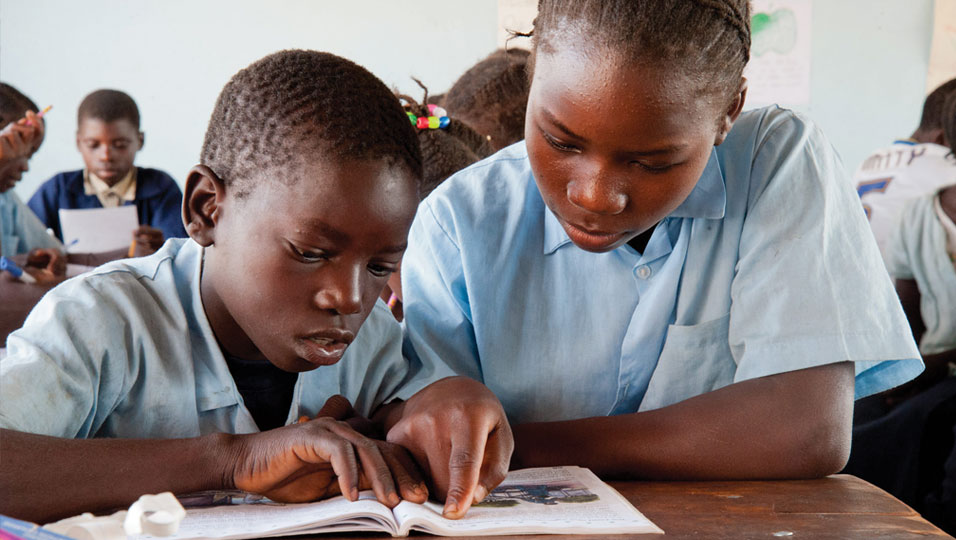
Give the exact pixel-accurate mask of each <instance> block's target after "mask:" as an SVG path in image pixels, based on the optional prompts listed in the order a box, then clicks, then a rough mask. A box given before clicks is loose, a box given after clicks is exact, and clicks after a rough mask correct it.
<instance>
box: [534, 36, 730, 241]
mask: <svg viewBox="0 0 956 540" xmlns="http://www.w3.org/2000/svg"><path fill="white" fill-rule="evenodd" d="M605 52H606V51H580V50H573V48H571V47H566V48H565V49H564V50H558V51H548V52H540V51H539V53H538V56H537V57H536V59H535V66H534V77H533V79H532V83H531V90H530V96H529V99H528V115H527V120H526V122H525V126H526V127H525V139H526V144H527V148H528V156H529V158H530V160H531V168H532V170H533V171H534V176H535V180H536V182H537V184H538V189H539V190H540V191H541V195H542V197H543V198H544V202H545V204H547V205H548V208H550V209H551V211H552V212H553V213H554V214H555V216H556V217H557V218H558V221H559V222H560V223H561V225H562V226H563V227H564V230H565V231H567V233H568V236H569V237H570V238H571V241H572V242H574V244H575V245H577V246H578V247H580V248H581V249H585V250H587V251H593V252H605V251H610V250H612V249H615V248H617V247H619V246H621V245H623V244H624V243H626V242H628V241H629V240H631V239H632V238H634V237H635V236H637V235H639V234H640V233H642V232H644V231H646V230H648V229H649V228H651V227H653V226H654V225H655V224H656V223H657V222H658V221H660V220H661V219H662V218H664V217H665V216H667V215H668V214H669V213H670V212H672V211H673V210H674V209H676V208H677V207H678V206H679V205H680V204H681V203H682V202H683V201H684V199H686V198H687V196H688V195H689V194H690V192H691V191H692V190H693V189H694V186H695V185H696V184H697V180H698V178H700V175H701V173H702V172H703V170H704V167H705V166H706V165H707V161H708V159H709V158H710V154H711V149H712V148H713V146H714V145H715V144H719V143H720V142H722V141H723V138H724V137H725V136H726V132H727V131H729V129H730V126H731V124H732V122H733V120H734V119H736V115H737V114H738V113H739V106H738V105H742V96H741V97H739V99H738V101H740V103H739V104H735V106H733V107H730V109H731V111H729V112H728V111H727V110H725V109H726V108H727V104H726V103H725V102H724V101H723V100H720V99H715V98H714V97H713V96H711V95H704V94H702V93H701V92H700V91H699V88H700V85H701V83H700V82H698V81H692V80H690V79H687V78H683V77H681V76H678V75H674V74H673V73H672V72H669V71H668V70H667V68H666V66H661V67H658V66H654V65H648V64H633V63H632V64H622V63H620V62H614V61H612V60H611V59H609V57H608V55H607V54H602V53H605ZM622 65H623V67H622Z"/></svg>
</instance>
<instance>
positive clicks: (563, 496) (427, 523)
mask: <svg viewBox="0 0 956 540" xmlns="http://www.w3.org/2000/svg"><path fill="white" fill-rule="evenodd" d="M441 511H442V506H441V505H440V504H437V503H433V502H428V503H425V504H424V505H419V504H413V503H409V502H402V503H400V504H399V505H398V506H396V507H395V509H394V512H395V518H396V521H398V523H399V526H400V528H399V531H400V532H402V533H405V532H407V531H408V530H420V531H423V532H428V533H431V534H441V535H446V536H460V535H475V534H549V533H551V534H555V533H568V534H580V533H590V534H617V533H633V534H637V533H658V534H663V533H664V531H662V530H661V529H660V528H658V527H657V526H656V525H654V523H652V522H651V521H650V520H649V519H647V518H646V517H644V515H643V514H641V513H640V512H638V511H637V509H636V508H634V507H633V506H632V505H631V503H629V502H628V501H627V499H625V498H624V497H622V496H621V494H620V493H618V492H617V491H615V490H614V489H613V488H611V486H609V485H607V484H605V483H604V482H602V481H601V480H600V479H599V478H598V477H597V476H595V475H594V473H592V472H591V471H589V470H588V469H583V468H580V467H545V468H537V469H522V470H519V471H512V472H511V473H509V474H508V477H507V478H506V479H505V481H504V482H502V483H501V485H500V486H498V487H497V488H495V489H494V490H493V491H492V492H491V493H490V494H488V496H487V497H485V499H484V500H483V501H482V502H481V503H479V504H477V505H474V506H472V507H471V509H470V510H469V511H468V513H467V514H466V515H465V517H464V518H463V519H460V520H450V519H445V518H443V517H441Z"/></svg>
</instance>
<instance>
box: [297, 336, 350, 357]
mask: <svg viewBox="0 0 956 540" xmlns="http://www.w3.org/2000/svg"><path fill="white" fill-rule="evenodd" d="M353 339H355V336H354V335H353V334H352V332H349V331H348V330H340V329H337V328H333V329H329V330H325V331H322V332H318V333H315V334H312V335H310V336H307V337H304V338H301V339H299V346H298V347H297V348H298V349H299V351H298V352H299V356H300V357H302V358H303V359H305V360H306V361H307V362H309V363H311V364H315V365H318V366H327V365H331V364H334V363H336V362H338V361H339V360H341V359H342V355H343V354H345V349H346V348H348V346H349V344H350V343H352V340H353Z"/></svg>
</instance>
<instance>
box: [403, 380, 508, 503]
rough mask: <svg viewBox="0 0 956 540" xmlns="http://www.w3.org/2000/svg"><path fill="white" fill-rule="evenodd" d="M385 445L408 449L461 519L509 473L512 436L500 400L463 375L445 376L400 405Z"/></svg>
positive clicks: (436, 491)
mask: <svg viewBox="0 0 956 540" xmlns="http://www.w3.org/2000/svg"><path fill="white" fill-rule="evenodd" d="M400 407H401V411H400V413H399V414H400V418H399V420H398V421H397V422H395V424H394V425H393V426H391V428H390V429H389V430H388V436H387V439H388V441H389V442H393V443H396V444H400V445H402V446H404V447H405V448H407V449H408V450H409V452H411V454H412V456H414V457H415V461H417V462H418V464H419V466H420V467H422V469H423V470H424V471H425V473H426V474H427V475H428V476H429V477H430V478H431V482H432V486H433V487H434V490H435V493H436V495H437V496H438V497H439V498H440V499H444V500H445V508H444V512H443V515H444V516H445V517H446V518H451V519H459V518H461V517H463V516H464V515H465V512H467V511H468V508H469V507H470V506H471V505H472V503H474V502H478V501H480V500H481V499H483V498H484V497H485V495H487V494H488V493H489V492H490V491H491V490H492V489H494V488H495V486H497V485H498V484H499V483H501V481H502V480H504V478H505V476H506V475H507V474H508V465H509V462H510V461H511V452H512V451H513V450H514V437H513V436H512V434H511V426H510V425H509V424H508V419H507V417H506V416H505V412H504V409H503V408H502V407H501V403H499V402H498V398H496V397H495V395H494V394H492V393H491V390H488V388H486V387H485V386H484V385H483V384H481V383H479V382H478V381H475V380H472V379H469V378H467V377H448V378H446V379H442V380H440V381H436V382H434V383H432V384H430V385H429V386H427V387H425V388H423V389H422V390H421V391H420V392H418V393H417V394H415V395H414V396H412V397H411V398H410V399H409V400H408V401H407V402H405V403H402V404H401V405H400Z"/></svg>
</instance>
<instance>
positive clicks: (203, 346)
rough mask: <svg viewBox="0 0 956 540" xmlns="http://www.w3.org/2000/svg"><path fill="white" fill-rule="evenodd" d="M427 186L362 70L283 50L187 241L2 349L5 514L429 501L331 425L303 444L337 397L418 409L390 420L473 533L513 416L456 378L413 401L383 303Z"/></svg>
mask: <svg viewBox="0 0 956 540" xmlns="http://www.w3.org/2000/svg"><path fill="white" fill-rule="evenodd" d="M421 174H422V164H421V153H420V151H419V148H418V142H417V140H416V135H415V133H414V131H413V129H412V127H411V126H410V125H409V121H408V117H407V116H406V115H405V113H404V111H402V108H401V106H400V104H399V103H398V101H397V99H396V98H395V97H394V96H393V95H392V93H391V92H390V91H389V90H388V88H387V87H385V85H384V84H383V83H382V82H381V81H379V80H378V79H376V78H375V76H374V75H372V74H371V73H369V72H368V71H366V70H365V69H363V68H362V67H360V66H358V65H356V64H354V63H352V62H349V61H348V60H345V59H343V58H339V57H337V56H334V55H331V54H328V53H319V52H315V51H283V52H280V53H276V54H273V55H270V56H267V57H265V58H263V59H262V60H260V61H258V62H255V63H253V64H252V65H251V66H249V67H248V68H247V69H244V70H242V71H240V72H239V73H238V74H236V75H235V76H234V77H233V78H232V80H231V81H230V82H229V83H228V84H227V85H226V87H225V88H224V89H223V91H222V93H221V95H220V97H219V99H218V101H217V103H216V106H215V109H214V112H213V114H212V117H211V119H210V123H209V128H208V130H207V134H206V138H205V141H204V143H203V148H202V153H201V164H200V165H197V166H195V167H194V168H193V169H192V170H191V171H190V173H189V175H188V177H187V180H186V190H185V191H186V192H185V199H186V204H185V205H184V207H183V220H184V222H185V223H186V229H187V230H188V232H189V235H190V238H189V239H184V240H178V239H174V240H170V241H168V242H167V243H166V244H165V245H164V246H163V248H162V249H161V250H160V251H159V252H157V253H156V254H155V255H154V256H151V257H145V258H139V259H132V260H129V259H127V260H123V261H115V262H113V263H110V264H108V265H106V266H103V267H101V268H100V269H98V270H96V271H93V272H91V273H88V274H85V275H84V276H81V277H78V278H76V279H73V280H69V281H67V282H64V283H63V284H61V285H60V286H59V287H57V288H56V289H54V290H53V291H51V292H50V293H48V294H47V295H46V296H45V297H44V299H43V300H42V301H41V302H40V304H38V305H37V307H36V308H35V309H34V311H33V312H32V313H31V314H30V317H29V319H28V320H27V322H26V324H25V325H24V327H23V328H21V329H20V330H18V331H17V332H15V333H14V334H12V335H11V336H10V337H9V339H8V341H7V346H8V356H7V357H6V358H4V359H2V360H0V395H3V399H2V400H0V427H2V428H3V429H2V430H0V454H2V455H3V459H2V460H0V492H2V493H4V494H5V496H4V497H2V498H0V513H3V514H7V515H11V516H14V517H18V518H27V519H33V520H48V519H50V518H53V517H56V516H63V515H69V514H73V513H77V512H80V511H88V510H96V509H106V508H111V507H116V506H120V505H123V504H128V503H129V502H130V501H132V500H135V499H136V498H137V497H139V496H140V495H142V494H143V493H156V492H161V491H166V490H169V491H173V492H176V493H182V492H189V491H197V490H203V489H222V488H239V489H243V490H246V491H251V492H255V493H262V494H264V495H267V496H268V497H270V498H272V499H275V500H281V501H306V500H313V499H317V498H322V497H327V496H331V495H335V494H338V493H339V492H341V493H343V494H345V495H346V496H347V497H348V498H350V499H353V500H354V499H355V497H356V494H357V491H356V487H357V486H358V485H359V484H360V477H361V479H362V482H361V484H365V485H370V486H371V487H372V488H373V489H374V490H375V494H376V496H377V498H378V499H379V500H380V501H382V502H383V503H386V504H388V505H390V506H393V505H394V504H396V503H397V502H398V500H399V496H401V497H403V498H406V499H410V500H415V501H421V500H423V499H424V497H425V495H426V490H425V489H424V487H423V486H422V483H421V480H420V477H419V476H417V474H416V472H415V471H416V467H415V466H414V464H413V462H412V460H411V459H410V458H409V456H408V455H407V454H406V453H405V450H402V449H401V448H399V447H397V446H395V445H394V444H389V443H385V442H382V441H378V442H374V441H370V440H369V439H366V438H365V437H364V436H362V435H360V434H359V433H357V432H355V431H354V430H353V429H352V428H351V427H349V426H348V425H347V424H345V423H340V422H337V421H334V420H333V419H331V418H328V417H324V418H318V419H316V420H312V421H306V422H301V423H296V424H291V425H289V424H290V423H291V422H295V421H296V419H298V418H300V417H301V416H306V417H308V418H316V417H317V416H319V417H321V416H323V415H324V414H326V413H328V412H329V411H328V410H327V409H326V410H325V411H323V410H322V407H323V404H326V403H328V401H327V400H330V399H331V398H330V396H332V395H333V394H343V395H344V396H345V397H346V398H348V400H349V401H350V402H351V403H352V404H354V406H355V408H356V409H357V411H358V413H360V414H362V415H369V414H371V413H372V412H375V411H376V409H378V408H379V406H380V405H382V404H383V403H385V402H386V401H388V400H391V399H393V398H395V397H397V398H400V399H407V401H401V402H393V403H390V404H389V405H388V406H387V407H384V408H382V409H381V410H379V411H378V413H379V417H378V418H380V419H381V422H383V423H384V425H385V426H386V427H387V428H388V430H389V437H390V440H391V441H392V442H395V443H400V444H402V445H403V446H404V447H405V448H407V449H408V452H409V453H411V455H413V456H414V457H415V458H416V459H417V460H418V462H419V463H420V464H421V465H422V466H423V467H425V468H426V469H425V470H426V471H427V472H428V473H429V476H430V477H431V485H432V487H433V488H435V489H434V491H432V493H433V494H435V495H437V496H438V497H439V498H442V499H445V514H446V516H448V517H460V516H461V515H463V514H464V512H465V511H466V510H467V509H468V506H469V505H470V504H471V501H472V499H473V498H475V497H477V498H479V499H480V498H481V497H483V495H484V494H486V493H487V492H488V491H489V490H490V489H491V488H493V487H494V486H495V485H496V484H497V483H498V482H500V481H501V479H502V478H504V475H505V472H506V471H507V465H508V461H509V458H510V454H511V444H512V439H511V434H510V430H509V427H508V423H507V420H506V418H505V416H504V412H503V411H502V409H501V406H500V404H499V403H498V401H497V400H496V399H495V398H494V396H493V395H492V394H491V393H490V392H489V391H488V390H487V389H485V388H484V387H482V386H481V385H480V384H478V383H475V382H474V381H471V380H468V379H464V378H457V379H456V378H452V379H444V380H440V381H437V382H435V383H434V384H429V385H427V386H426V384H425V383H423V384H421V385H419V386H417V387H416V386H415V385H414V384H412V385H405V386H404V388H401V389H399V388H398V387H399V385H400V384H401V383H402V381H403V379H404V378H406V377H407V376H408V366H407V364H406V362H405V360H404V359H403V358H402V355H401V351H400V348H401V331H400V329H399V326H398V324H397V323H396V322H395V321H394V319H393V318H392V317H391V315H390V314H389V313H388V310H387V309H386V308H385V307H384V305H383V304H382V303H381V302H377V299H378V294H379V291H381V289H382V287H383V286H384V285H385V282H386V280H387V278H388V275H389V274H390V273H391V271H392V270H393V269H394V268H395V267H396V265H397V264H398V261H399V260H400V259H401V256H402V252H403V250H404V248H405V243H406V235H407V231H408V227H409V225H410V224H411V221H412V218H413V216H414V214H415V211H416V208H417V206H418V188H419V183H420V180H421ZM339 360H342V362H341V363H340V364H337V362H339ZM320 366H321V367H320ZM338 399H339V400H341V398H338ZM282 426H284V427H282Z"/></svg>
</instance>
